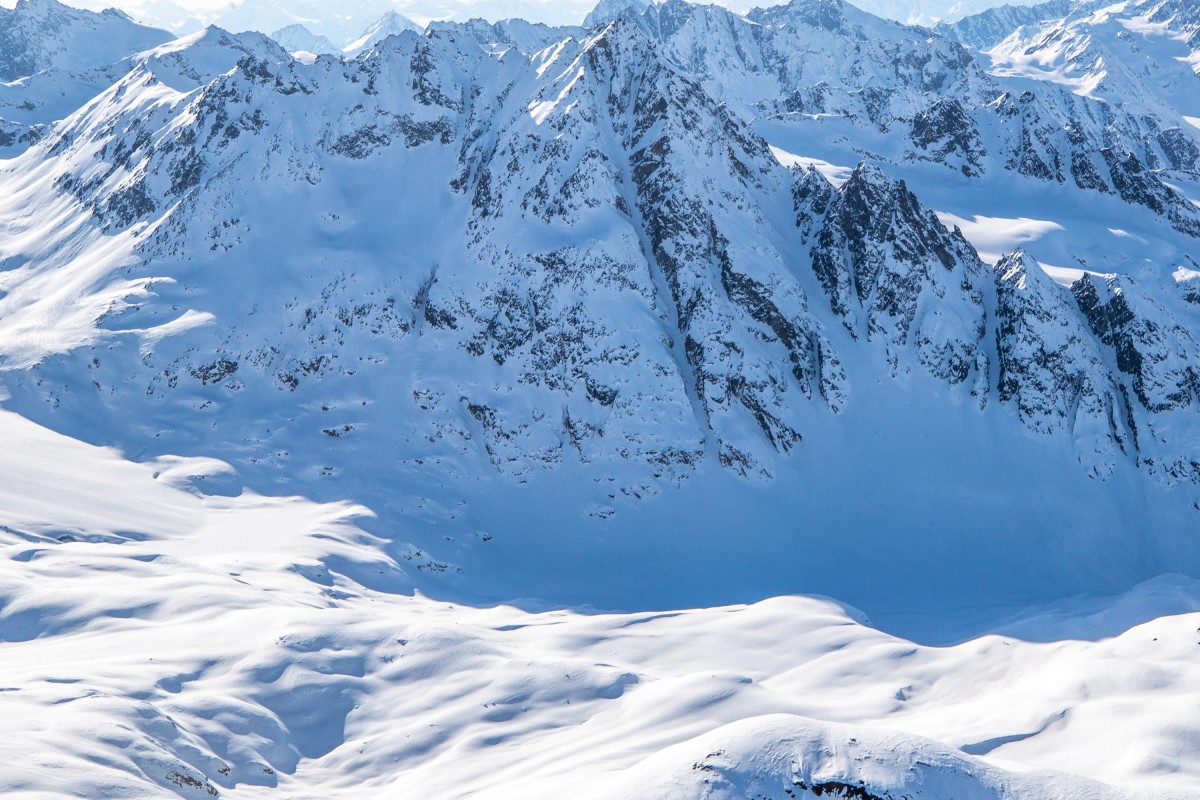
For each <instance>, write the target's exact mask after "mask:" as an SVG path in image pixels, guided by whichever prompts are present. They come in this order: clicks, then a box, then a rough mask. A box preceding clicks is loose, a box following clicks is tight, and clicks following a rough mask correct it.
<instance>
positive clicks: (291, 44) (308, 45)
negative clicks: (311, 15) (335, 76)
mask: <svg viewBox="0 0 1200 800" xmlns="http://www.w3.org/2000/svg"><path fill="white" fill-rule="evenodd" d="M271 38H272V39H274V40H275V41H277V42H279V44H280V45H282V46H283V48H284V49H285V50H287V51H288V52H289V53H313V54H315V55H333V54H336V53H340V52H341V49H340V48H338V47H337V46H336V45H335V44H334V43H333V42H331V41H329V39H328V38H326V37H324V36H318V35H317V34H315V33H313V32H312V31H310V30H309V29H308V28H306V27H304V26H303V25H300V24H299V23H297V24H295V25H288V26H287V27H286V28H280V29H279V30H277V31H275V32H274V33H272V34H271Z"/></svg>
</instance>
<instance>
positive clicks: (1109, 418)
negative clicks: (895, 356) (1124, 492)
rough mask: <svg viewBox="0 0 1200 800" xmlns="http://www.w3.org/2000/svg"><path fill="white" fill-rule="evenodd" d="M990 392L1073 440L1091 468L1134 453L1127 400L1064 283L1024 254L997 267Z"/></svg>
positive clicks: (1098, 469) (1034, 423)
mask: <svg viewBox="0 0 1200 800" xmlns="http://www.w3.org/2000/svg"><path fill="white" fill-rule="evenodd" d="M995 271H996V287H997V295H996V299H997V326H996V352H997V356H998V387H997V393H998V396H999V400H1000V402H1001V403H1005V404H1011V405H1012V406H1013V407H1015V409H1016V411H1017V414H1018V415H1019V416H1020V418H1021V421H1022V422H1023V423H1025V425H1026V426H1027V427H1029V428H1030V429H1031V430H1033V431H1036V432H1038V433H1042V434H1046V435H1048V436H1060V435H1065V436H1070V437H1073V438H1074V439H1075V440H1076V441H1077V442H1079V445H1080V450H1081V451H1082V454H1083V455H1082V456H1081V459H1082V460H1083V461H1084V463H1086V464H1087V465H1088V466H1089V467H1090V469H1091V470H1092V472H1093V474H1095V475H1109V474H1111V473H1112V471H1113V469H1114V467H1115V464H1116V459H1118V458H1120V457H1122V456H1127V455H1130V454H1136V451H1137V431H1136V425H1135V423H1133V421H1132V420H1133V417H1132V413H1133V412H1132V409H1131V407H1130V406H1129V398H1128V397H1127V396H1126V395H1125V393H1124V391H1123V389H1122V388H1121V387H1120V386H1119V385H1117V383H1116V382H1115V381H1114V379H1113V376H1112V373H1111V372H1110V370H1109V367H1108V366H1107V363H1106V360H1105V354H1104V353H1103V352H1102V347H1101V345H1100V343H1099V342H1097V341H1096V339H1095V338H1094V336H1093V335H1092V331H1091V330H1090V329H1089V327H1088V325H1087V323H1086V317H1085V316H1084V315H1081V314H1080V311H1079V309H1078V308H1077V307H1076V305H1075V303H1074V302H1072V297H1071V295H1070V294H1069V293H1068V291H1067V290H1066V289H1064V288H1063V287H1061V286H1059V285H1057V284H1055V283H1054V282H1053V281H1051V280H1050V279H1049V278H1048V277H1047V276H1046V273H1045V272H1043V271H1042V268H1041V267H1040V266H1039V265H1038V264H1037V262H1036V261H1034V260H1033V259H1032V258H1030V257H1029V256H1028V255H1027V254H1025V253H1023V252H1019V251H1018V252H1017V253H1014V254H1013V255H1011V256H1008V257H1006V258H1004V259H1002V260H1001V261H1000V262H999V263H998V264H997V265H996V269H995Z"/></svg>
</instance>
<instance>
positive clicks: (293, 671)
mask: <svg viewBox="0 0 1200 800" xmlns="http://www.w3.org/2000/svg"><path fill="white" fill-rule="evenodd" d="M0 436H2V438H3V440H4V441H5V443H6V446H5V448H4V449H3V451H0V470H2V472H3V474H4V475H5V476H6V477H5V480H4V481H3V484H2V485H0V509H3V510H2V511H0V515H2V520H0V522H2V525H3V527H2V528H0V530H2V533H0V536H2V537H3V539H2V541H3V549H4V553H3V558H2V559H0V569H3V571H4V575H3V578H2V579H0V630H3V631H4V635H5V638H6V641H5V642H3V644H2V645H0V648H2V651H3V659H0V703H3V708H4V712H3V714H0V758H2V759H3V763H4V764H5V765H6V766H5V768H4V769H3V770H2V771H0V790H2V791H3V793H4V795H5V796H6V797H87V798H135V797H147V798H158V797H165V796H176V795H182V796H185V797H188V796H195V797H206V796H216V795H217V794H219V795H221V796H225V797H234V798H253V797H289V798H301V797H313V798H316V797H338V798H358V797H364V798H365V797H397V798H409V797H411V798H434V797H437V798H451V797H481V798H482V797H486V798H510V797H511V798H534V797H537V798H562V797H595V798H618V797H619V798H699V797H713V798H745V797H755V798H759V797H762V798H768V797H769V798H786V797H804V796H810V795H806V794H805V793H804V792H805V790H804V788H803V787H805V786H807V787H809V791H812V792H816V793H817V795H816V796H820V794H819V793H820V792H826V793H833V792H835V791H849V788H847V787H857V786H861V785H864V784H865V785H866V787H867V790H869V792H870V795H869V796H872V797H875V796H878V797H889V798H899V797H902V796H903V797H913V798H917V797H923V798H949V797H955V798H1000V797H1012V796H1021V797H1026V796H1029V797H1032V796H1038V797H1045V798H1085V797H1086V798H1100V797H1147V798H1149V797H1155V798H1167V797H1181V798H1182V797H1200V780H1197V776H1200V658H1198V657H1197V656H1198V655H1200V582H1197V581H1194V580H1190V579H1185V578H1179V577H1170V576H1168V577H1163V578H1159V579H1156V580H1153V581H1150V582H1148V583H1145V584H1143V585H1141V586H1139V587H1137V588H1136V589H1134V590H1133V591H1131V592H1129V593H1127V594H1125V595H1122V596H1119V597H1109V598H1098V597H1091V598H1085V597H1081V598H1075V599H1072V600H1069V601H1063V602H1059V603H1056V604H1053V605H1051V606H1045V607H1041V608H1033V609H1026V610H1025V611H1023V612H1020V613H1015V614H1011V615H1010V618H1009V620H1008V621H1007V622H999V621H997V620H996V619H992V620H991V622H983V623H981V622H979V621H978V620H976V621H975V622H974V623H973V624H975V625H976V626H979V625H984V626H985V628H986V627H990V631H989V632H987V633H975V634H972V635H970V636H969V637H968V638H966V639H965V640H963V641H959V642H957V643H945V642H941V643H916V642H911V641H907V640H905V639H902V638H899V637H896V636H893V635H890V634H889V633H887V632H886V631H883V630H878V629H876V628H874V627H872V625H871V623H870V621H868V620H867V619H866V618H865V616H864V615H862V614H861V613H860V612H858V611H856V610H854V609H851V608H848V607H845V606H842V605H841V604H839V603H837V602H835V601H832V600H829V599H822V598H815V597H799V596H796V597H777V598H773V599H769V600H766V601H763V602H759V603H756V604H753V605H742V606H728V607H719V608H707V609H699V610H688V609H682V610H664V611H661V612H650V611H640V612H637V613H626V614H603V613H592V612H588V611H586V610H578V609H574V610H573V609H568V608H540V609H539V608H535V607H532V605H533V604H526V605H528V606H530V607H527V608H517V607H513V606H505V605H501V606H495V607H472V606H469V605H462V604H459V603H456V602H448V601H446V600H445V599H433V598H430V597H428V596H425V595H424V594H422V593H421V592H420V591H419V581H418V582H414V580H413V579H412V578H411V577H410V576H409V574H407V573H406V571H405V566H406V565H403V564H397V563H395V562H394V561H392V560H391V559H390V558H388V557H387V556H386V555H384V551H383V550H382V549H381V548H380V546H379V545H380V542H379V541H378V540H376V539H374V538H373V537H372V536H370V535H369V534H367V533H364V532H363V531H362V530H361V529H360V528H359V527H357V526H356V524H355V520H356V516H357V515H360V514H363V513H366V512H365V510H364V509H361V508H355V507H351V506H346V505H319V504H315V503H313V502H310V501H307V500H303V499H300V498H270V497H262V496H259V495H254V494H251V493H243V494H241V495H240V496H236V497H226V496H219V495H206V494H203V493H201V492H199V491H197V490H196V489H195V488H194V487H195V486H197V485H203V483H204V481H203V480H200V479H199V478H198V476H202V475H214V474H216V473H219V472H220V471H221V469H222V467H221V465H220V464H219V463H218V462H211V461H204V460H159V461H157V462H155V463H152V464H135V463H132V462H129V461H126V460H124V459H123V458H122V457H121V456H120V455H119V454H117V453H116V452H114V451H111V450H105V449H99V448H94V447H91V446H88V445H84V444H81V443H79V442H77V441H75V440H71V439H68V438H66V437H63V436H60V435H58V434H55V433H52V432H50V431H48V430H46V429H44V428H41V427H38V426H36V425H34V424H32V423H30V422H28V421H26V420H24V419H22V418H20V417H18V416H16V415H14V414H11V413H9V412H3V413H2V414H0ZM46 486H57V487H58V488H57V489H56V491H55V492H54V493H53V497H52V498H51V497H48V496H47V493H46V492H45V491H44V488H43V487H46ZM898 591H902V589H901V587H898ZM946 611H947V619H948V620H951V619H953V618H954V615H955V613H956V610H955V609H947V610H946ZM1065 773H1074V775H1068V774H1065ZM1084 775H1086V776H1088V777H1089V778H1091V779H1096V780H1100V781H1104V782H1105V783H1106V784H1108V786H1101V785H1100V784H1094V783H1092V782H1091V781H1089V780H1087V779H1084V778H1082V777H1075V776H1084ZM839 787H841V788H839ZM1110 787H1111V788H1110ZM832 796H839V795H836V794H833V795H832ZM847 796H856V797H860V796H862V797H865V796H868V795H857V794H856V795H847Z"/></svg>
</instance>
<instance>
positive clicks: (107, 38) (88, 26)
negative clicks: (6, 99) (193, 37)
mask: <svg viewBox="0 0 1200 800" xmlns="http://www.w3.org/2000/svg"><path fill="white" fill-rule="evenodd" d="M171 38H172V37H171V35H170V34H169V33H167V32H166V31H161V30H158V29H156V28H148V27H145V26H142V25H138V24H137V23H135V22H134V21H133V20H131V19H129V17H127V16H125V15H124V14H122V13H121V12H119V11H113V10H109V11H106V12H103V13H99V14H96V13H93V12H90V11H82V10H80V9H76V8H71V7H69V6H65V5H63V4H61V3H59V2H57V0H20V2H18V3H17V5H16V7H15V8H13V9H11V10H9V9H3V8H0V80H2V81H13V80H16V79H18V78H22V77H26V76H29V75H33V74H34V73H37V72H41V71H44V70H48V69H52V68H59V69H63V70H66V71H69V72H82V71H85V70H89V69H95V68H97V67H102V66H106V65H108V64H112V63H114V62H116V61H120V60H121V59H124V58H128V57H129V56H131V55H133V54H134V53H137V52H140V51H142V50H147V49H149V48H151V47H155V46H156V45H159V44H162V43H163V42H166V41H168V40H170V39H171Z"/></svg>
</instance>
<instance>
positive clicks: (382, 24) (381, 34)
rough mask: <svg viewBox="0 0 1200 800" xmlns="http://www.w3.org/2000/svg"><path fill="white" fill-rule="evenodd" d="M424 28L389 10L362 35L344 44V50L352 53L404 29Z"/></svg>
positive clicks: (397, 33)
mask: <svg viewBox="0 0 1200 800" xmlns="http://www.w3.org/2000/svg"><path fill="white" fill-rule="evenodd" d="M423 30H424V29H423V28H422V27H421V26H420V25H418V24H417V23H415V22H413V21H412V20H410V19H409V18H408V17H405V16H401V15H400V14H398V13H396V12H395V11H389V12H387V13H386V14H384V15H383V16H382V17H380V18H379V19H378V20H377V21H376V22H375V23H374V24H373V25H371V27H369V28H367V30H366V31H365V32H364V33H363V35H362V36H360V37H359V38H357V39H355V40H354V41H353V42H351V43H350V44H348V45H346V47H345V48H344V49H345V52H347V53H350V54H354V53H358V52H361V51H363V50H370V49H371V48H372V47H374V46H375V45H377V44H379V43H380V42H382V41H383V40H384V39H386V38H387V37H389V36H397V35H399V34H401V33H404V32H405V31H412V32H414V33H421V32H422V31H423Z"/></svg>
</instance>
